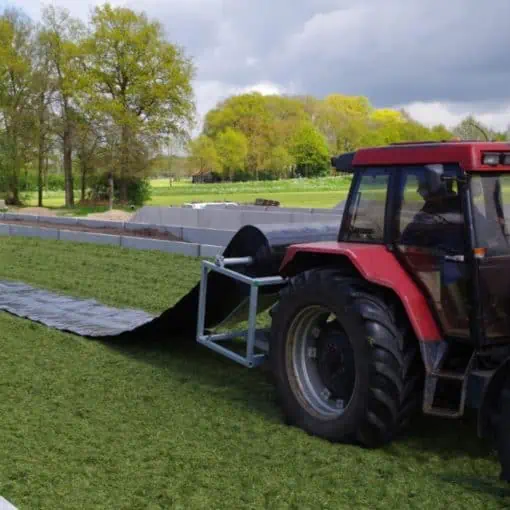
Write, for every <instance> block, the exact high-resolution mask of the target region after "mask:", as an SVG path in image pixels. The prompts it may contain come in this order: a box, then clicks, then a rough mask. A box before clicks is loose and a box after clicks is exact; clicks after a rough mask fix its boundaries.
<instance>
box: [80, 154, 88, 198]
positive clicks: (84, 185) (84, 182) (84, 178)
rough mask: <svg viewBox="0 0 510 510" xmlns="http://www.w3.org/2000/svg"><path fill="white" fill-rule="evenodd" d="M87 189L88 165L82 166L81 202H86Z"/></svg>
mask: <svg viewBox="0 0 510 510" xmlns="http://www.w3.org/2000/svg"><path fill="white" fill-rule="evenodd" d="M86 189H87V165H86V164H84V163H82V164H81V201H82V202H85V192H86Z"/></svg>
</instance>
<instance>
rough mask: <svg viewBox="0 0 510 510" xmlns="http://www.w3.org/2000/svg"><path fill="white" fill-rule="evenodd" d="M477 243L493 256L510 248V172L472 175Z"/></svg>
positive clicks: (471, 184) (503, 253)
mask: <svg viewBox="0 0 510 510" xmlns="http://www.w3.org/2000/svg"><path fill="white" fill-rule="evenodd" d="M470 186H471V196H472V201H473V219H474V223H475V230H476V244H477V246H478V247H480V248H486V249H487V253H488V254H489V255H506V254H508V253H509V251H510V242H509V240H510V218H509V213H508V203H510V200H509V197H510V193H509V189H510V175H507V174H500V175H498V174H483V175H482V174H472V177H471V180H470Z"/></svg>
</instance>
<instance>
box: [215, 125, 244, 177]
mask: <svg viewBox="0 0 510 510" xmlns="http://www.w3.org/2000/svg"><path fill="white" fill-rule="evenodd" d="M216 150H217V152H218V159H219V162H220V165H221V169H222V172H223V174H224V175H225V176H227V177H228V178H229V179H230V180H232V179H233V177H234V174H235V173H236V172H242V171H243V170H244V169H245V165H246V157H247V155H248V141H247V139H246V137H245V136H244V135H243V133H241V132H240V131H236V130H234V129H231V128H227V129H225V131H223V132H222V133H220V134H219V135H218V137H217V139H216Z"/></svg>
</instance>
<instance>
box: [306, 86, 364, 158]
mask: <svg viewBox="0 0 510 510" xmlns="http://www.w3.org/2000/svg"><path fill="white" fill-rule="evenodd" d="M317 110H318V112H317V120H316V125H317V127H318V128H319V129H320V130H321V132H322V133H323V134H324V135H325V137H326V139H327V141H328V145H329V148H330V150H331V151H332V152H334V153H337V154H338V153H341V152H348V151H352V150H355V149H356V148H358V147H360V146H361V145H362V140H363V138H364V137H365V135H366V133H367V132H368V131H369V129H370V127H369V119H370V115H371V114H372V111H373V109H372V106H371V105H370V102H369V101H368V99H367V98H366V97H362V96H344V95H340V94H331V95H329V96H327V97H326V98H325V99H324V100H323V101H322V102H321V103H320V105H319V107H318V109H317Z"/></svg>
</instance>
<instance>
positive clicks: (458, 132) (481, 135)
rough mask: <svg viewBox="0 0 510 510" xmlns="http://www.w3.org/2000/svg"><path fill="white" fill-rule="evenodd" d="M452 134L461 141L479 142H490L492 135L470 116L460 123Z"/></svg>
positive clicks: (485, 127)
mask: <svg viewBox="0 0 510 510" xmlns="http://www.w3.org/2000/svg"><path fill="white" fill-rule="evenodd" d="M453 133H454V134H455V136H458V137H459V138H461V139H462V140H480V141H485V140H490V139H491V138H492V135H493V133H492V132H491V130H490V129H489V128H488V127H487V126H484V125H483V124H482V123H481V122H479V121H477V120H476V119H475V118H474V117H473V116H472V115H469V116H468V117H466V118H465V119H464V120H462V122H461V123H460V124H459V125H458V126H456V127H455V128H454V129H453Z"/></svg>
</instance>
